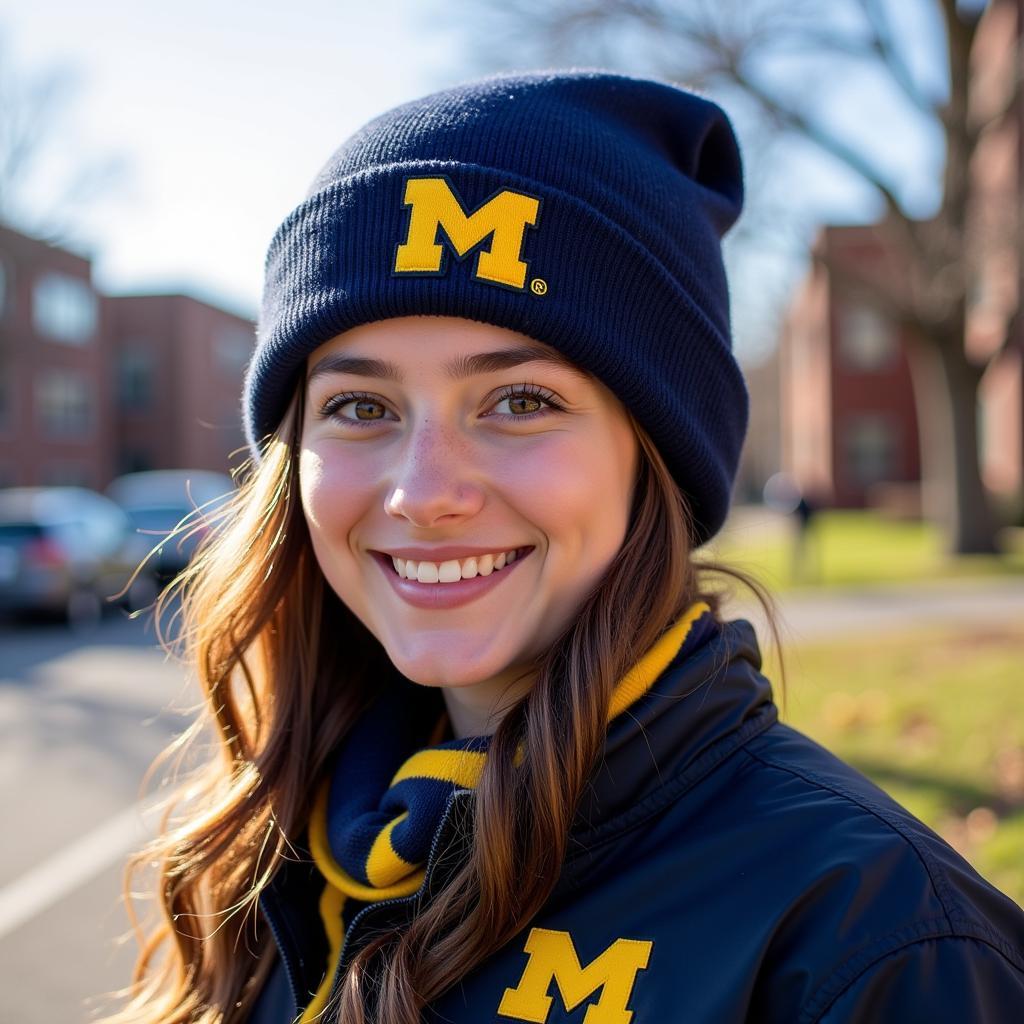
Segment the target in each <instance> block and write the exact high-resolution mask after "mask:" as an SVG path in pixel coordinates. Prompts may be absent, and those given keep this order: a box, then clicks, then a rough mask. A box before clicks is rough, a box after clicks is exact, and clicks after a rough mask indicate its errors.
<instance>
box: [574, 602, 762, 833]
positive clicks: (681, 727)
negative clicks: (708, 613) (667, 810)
mask: <svg viewBox="0 0 1024 1024" xmlns="http://www.w3.org/2000/svg"><path fill="white" fill-rule="evenodd" d="M760 668H761V654H760V650H759V648H758V645H757V638H756V635H755V633H754V628H753V626H751V624H750V623H749V622H747V621H746V620H743V619H739V620H734V621H732V622H726V623H724V624H722V626H721V628H720V629H719V630H718V631H716V634H715V635H714V636H713V637H711V639H710V640H708V641H707V642H706V643H704V644H702V645H701V646H699V647H698V648H697V649H696V650H695V651H693V652H692V653H689V654H688V653H687V652H686V651H685V650H684V651H681V652H680V655H678V656H677V657H676V658H675V659H674V660H673V661H672V662H671V663H670V664H669V665H668V666H667V667H666V669H665V670H664V672H663V673H662V674H661V675H660V676H659V678H658V680H657V682H656V683H655V684H654V686H652V687H651V689H650V690H649V691H648V692H647V693H646V694H644V695H643V696H642V697H641V698H640V699H639V700H638V701H636V702H635V703H634V704H633V705H632V706H631V707H630V708H629V711H628V712H627V713H626V714H622V715H619V716H618V717H617V718H616V719H614V720H613V721H612V722H611V724H610V725H609V729H608V737H607V740H606V742H605V747H604V753H603V756H602V758H601V761H600V762H599V764H598V766H597V768H596V770H595V772H594V774H593V776H592V779H591V782H590V784H589V786H588V788H587V790H586V791H585V793H584V796H583V799H582V800H581V802H580V806H579V809H578V812H577V815H576V818H575V820H574V822H573V827H572V829H571V839H573V840H576V841H578V842H579V843H582V844H584V845H586V844H588V843H590V842H593V841H594V840H596V839H599V838H601V837H603V836H606V835H611V834H614V833H615V832H618V831H622V830H624V829H626V828H629V827H630V826H631V825H632V824H633V823H634V821H635V819H636V818H637V817H639V816H642V815H643V814H645V813H647V814H649V813H651V810H652V807H653V806H657V804H658V802H659V800H669V799H675V798H677V797H678V796H679V795H680V792H681V791H683V790H685V788H687V787H686V781H687V780H689V781H690V783H691V784H692V783H693V782H695V781H696V780H697V779H698V778H699V777H701V773H702V771H703V770H704V769H705V768H708V755H709V753H711V752H714V757H713V758H712V761H713V763H717V762H718V760H720V759H721V758H722V757H724V756H726V754H727V753H729V752H731V750H733V749H735V748H736V747H737V746H739V745H740V744H742V743H744V742H746V741H747V740H748V739H749V738H750V737H751V736H752V735H754V734H756V733H757V732H761V731H763V730H764V729H766V728H768V726H770V725H771V724H772V723H773V722H775V721H776V720H777V718H778V710H777V708H776V706H775V704H774V703H773V695H772V687H771V683H770V682H769V681H768V680H767V679H766V678H765V677H764V676H763V675H762V674H761V672H760ZM708 770H709V769H708Z"/></svg>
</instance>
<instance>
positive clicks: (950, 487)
mask: <svg viewBox="0 0 1024 1024" xmlns="http://www.w3.org/2000/svg"><path fill="white" fill-rule="evenodd" d="M908 354H909V356H910V364H911V367H910V368H911V380H912V382H913V388H914V400H915V404H916V406H917V421H918V433H919V435H920V439H921V500H922V507H923V510H924V516H925V518H926V519H927V520H929V521H931V522H933V523H936V524H937V525H939V526H940V527H941V528H942V530H943V532H944V534H945V537H946V544H947V550H948V552H949V553H950V554H957V555H968V554H995V553H998V545H997V544H996V536H995V525H994V519H993V516H992V510H991V507H990V504H989V498H988V493H987V491H986V490H985V485H984V483H983V482H982V479H981V463H980V459H979V455H978V385H979V383H980V381H981V373H980V371H979V370H978V369H977V368H975V367H974V366H972V365H971V364H970V363H969V362H968V360H967V356H966V354H965V352H964V345H963V333H962V332H957V331H950V332H949V335H948V336H945V337H944V336H942V335H937V336H933V337H928V338H918V339H916V340H914V341H912V342H911V344H910V345H908Z"/></svg>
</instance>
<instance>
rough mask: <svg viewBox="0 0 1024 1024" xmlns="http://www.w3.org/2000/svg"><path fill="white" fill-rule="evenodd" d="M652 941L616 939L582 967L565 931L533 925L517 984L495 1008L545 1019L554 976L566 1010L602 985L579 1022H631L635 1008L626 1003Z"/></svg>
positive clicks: (535, 1022)
mask: <svg viewBox="0 0 1024 1024" xmlns="http://www.w3.org/2000/svg"><path fill="white" fill-rule="evenodd" d="M653 945H654V943H653V942H642V941H640V940H638V939H616V940H615V941H614V942H613V943H612V944H611V945H610V946H609V947H608V948H607V949H606V950H605V951H604V952H603V953H601V954H600V956H597V957H595V958H594V959H593V960H591V961H590V963H589V964H587V966H586V967H581V966H580V960H579V957H578V956H577V955H576V947H575V946H574V945H573V944H572V936H571V935H570V934H569V933H568V932H556V931H550V930H549V929H547V928H531V929H530V934H529V936H528V937H527V939H526V946H525V947H524V948H525V951H526V952H527V953H528V954H529V955H530V959H529V960H528V961H527V964H526V968H525V970H524V971H523V976H522V978H520V979H519V984H518V985H517V986H516V987H515V988H507V989H505V994H504V996H502V999H501V1005H500V1006H499V1007H498V1013H499V1014H502V1015H503V1016H505V1017H513V1018H515V1019H516V1020H525V1021H531V1022H532V1024H545V1022H546V1021H547V1019H548V1013H549V1012H550V1010H551V996H549V995H548V994H547V992H548V989H549V988H550V987H551V982H552V980H554V981H555V983H556V984H557V985H558V991H559V992H561V994H562V1001H563V1002H564V1003H565V1008H566V1010H567V1011H569V1012H570V1013H571V1012H572V1010H573V1009H575V1008H576V1007H577V1006H579V1004H580V1003H582V1002H583V1000H584V999H586V998H587V997H588V996H592V995H594V993H595V992H597V990H598V989H600V990H601V994H600V997H599V998H598V999H597V1001H596V1002H594V1003H592V1004H591V1005H590V1006H588V1007H587V1013H586V1016H585V1017H584V1018H583V1024H629V1021H630V1020H631V1019H632V1017H633V1011H632V1010H628V1009H626V1004H627V1003H628V1002H629V997H630V995H632V992H633V984H634V983H635V981H636V976H637V972H638V971H642V970H643V969H644V968H645V967H646V966H647V961H648V959H649V958H650V955H651V948H652V947H653Z"/></svg>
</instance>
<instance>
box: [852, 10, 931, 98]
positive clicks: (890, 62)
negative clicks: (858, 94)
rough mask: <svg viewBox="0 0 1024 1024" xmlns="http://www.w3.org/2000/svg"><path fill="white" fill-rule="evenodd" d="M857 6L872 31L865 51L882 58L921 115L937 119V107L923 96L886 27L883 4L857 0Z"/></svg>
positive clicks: (890, 32) (887, 19)
mask: <svg viewBox="0 0 1024 1024" xmlns="http://www.w3.org/2000/svg"><path fill="white" fill-rule="evenodd" d="M859 3H860V8H861V10H862V11H863V12H864V16H865V17H866V18H867V21H868V25H869V27H870V29H871V38H870V40H869V42H868V48H869V49H870V50H871V52H873V53H874V54H876V55H877V56H878V57H879V58H881V60H882V63H883V64H884V65H885V66H886V67H887V68H888V69H889V73H890V74H891V75H892V77H893V79H894V80H895V82H896V83H897V84H898V85H899V87H900V88H901V89H902V90H903V92H904V94H905V95H906V96H907V98H908V99H909V100H910V101H911V102H912V103H913V104H914V106H915V107H917V108H918V110H920V111H921V112H922V113H924V114H928V115H930V116H932V117H934V116H936V115H937V114H938V104H937V103H936V102H935V101H934V100H931V99H929V98H928V97H927V96H925V94H924V93H923V92H922V91H921V89H920V86H919V85H918V84H917V82H916V81H915V79H914V76H913V75H912V74H911V72H910V67H909V66H908V65H907V62H906V61H905V60H904V59H903V54H902V52H901V51H900V49H899V47H897V45H896V40H895V39H894V37H893V34H892V26H891V25H890V24H889V18H888V16H887V15H886V13H885V10H884V8H883V7H882V5H881V4H880V3H879V2H878V0H859Z"/></svg>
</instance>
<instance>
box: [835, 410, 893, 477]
mask: <svg viewBox="0 0 1024 1024" xmlns="http://www.w3.org/2000/svg"><path fill="white" fill-rule="evenodd" d="M897 441H898V437H897V429H896V425H895V424H894V423H893V421H892V420H891V419H890V417H888V416H883V415H867V416H855V417H852V418H851V419H849V420H848V421H847V423H846V429H845V431H844V443H845V449H846V466H847V469H848V471H849V476H850V479H851V480H852V481H853V482H854V483H856V484H859V485H860V486H861V487H867V486H869V485H870V484H874V483H878V482H880V481H882V480H892V479H894V477H895V476H896V469H897V465H896V456H897Z"/></svg>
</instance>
